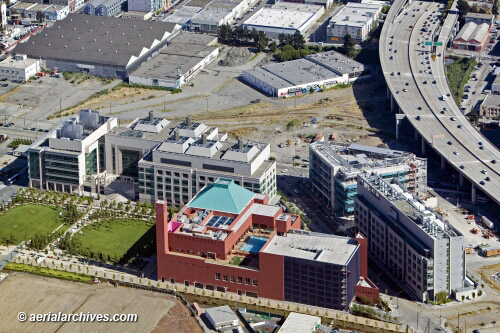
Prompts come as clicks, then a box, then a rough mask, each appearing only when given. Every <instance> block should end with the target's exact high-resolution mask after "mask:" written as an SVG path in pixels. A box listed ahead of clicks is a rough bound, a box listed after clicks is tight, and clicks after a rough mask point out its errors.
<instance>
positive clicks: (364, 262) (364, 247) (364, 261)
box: [356, 232, 368, 277]
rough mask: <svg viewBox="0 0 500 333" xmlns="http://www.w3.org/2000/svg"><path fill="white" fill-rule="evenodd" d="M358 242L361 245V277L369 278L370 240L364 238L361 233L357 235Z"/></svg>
mask: <svg viewBox="0 0 500 333" xmlns="http://www.w3.org/2000/svg"><path fill="white" fill-rule="evenodd" d="M356 242H358V245H359V255H360V262H359V275H360V276H363V277H368V258H367V256H368V239H367V238H366V237H364V236H363V235H362V234H361V233H359V232H358V234H356Z"/></svg>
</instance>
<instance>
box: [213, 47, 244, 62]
mask: <svg viewBox="0 0 500 333" xmlns="http://www.w3.org/2000/svg"><path fill="white" fill-rule="evenodd" d="M251 57H252V52H250V50H249V49H248V48H245V47H233V48H232V49H231V50H229V51H228V52H227V54H226V56H225V57H224V59H221V60H219V65H220V66H226V67H236V66H241V65H244V64H246V63H247V62H248V61H249V60H250V58H251Z"/></svg>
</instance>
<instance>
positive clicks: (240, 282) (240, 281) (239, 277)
mask: <svg viewBox="0 0 500 333" xmlns="http://www.w3.org/2000/svg"><path fill="white" fill-rule="evenodd" d="M238 283H239V284H242V283H243V278H242V277H241V276H238Z"/></svg>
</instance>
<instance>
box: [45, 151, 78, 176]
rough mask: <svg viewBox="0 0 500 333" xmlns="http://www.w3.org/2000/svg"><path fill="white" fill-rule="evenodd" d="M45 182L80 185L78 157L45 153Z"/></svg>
mask: <svg viewBox="0 0 500 333" xmlns="http://www.w3.org/2000/svg"><path fill="white" fill-rule="evenodd" d="M44 157H45V158H44V170H45V180H47V181H53V182H59V183H69V184H79V172H78V156H69V155H60V154H56V153H48V152H47V153H45V155H44Z"/></svg>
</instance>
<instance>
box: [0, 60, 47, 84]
mask: <svg viewBox="0 0 500 333" xmlns="http://www.w3.org/2000/svg"><path fill="white" fill-rule="evenodd" d="M38 71H40V62H39V61H38V60H36V59H28V58H27V57H26V55H25V54H17V55H16V56H15V57H7V58H5V59H4V60H2V61H1V62H0V78H2V79H7V80H10V81H19V82H26V81H28V80H29V79H30V78H31V77H33V76H35V75H36V73H37V72H38Z"/></svg>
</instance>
